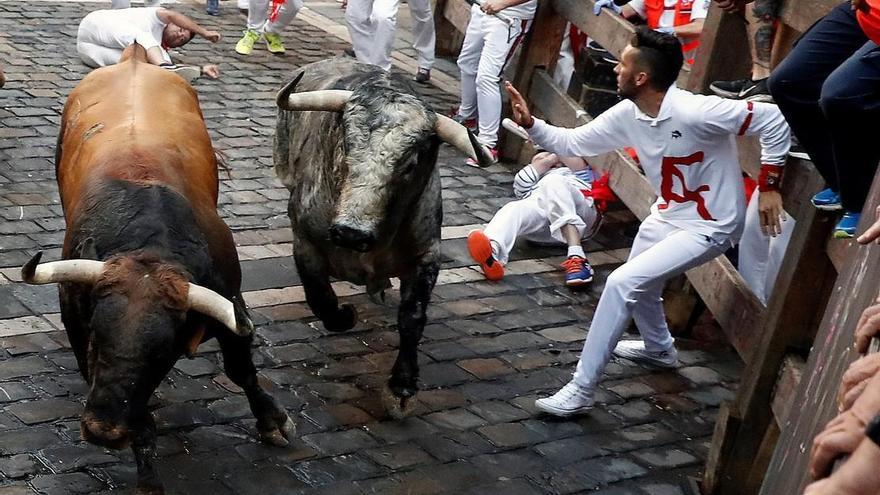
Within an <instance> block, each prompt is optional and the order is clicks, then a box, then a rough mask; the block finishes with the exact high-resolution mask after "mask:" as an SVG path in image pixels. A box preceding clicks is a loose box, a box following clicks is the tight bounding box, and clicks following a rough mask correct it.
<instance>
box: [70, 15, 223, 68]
mask: <svg viewBox="0 0 880 495" xmlns="http://www.w3.org/2000/svg"><path fill="white" fill-rule="evenodd" d="M197 34H198V35H199V36H201V37H203V38H205V39H207V40H209V41H211V42H212V43H216V42H217V41H219V40H220V33H218V32H217V31H209V30H207V29H205V28H203V27H201V26H199V25H198V24H197V23H196V22H195V21H193V20H192V19H190V18H189V17H187V16H185V15H183V14H181V13H178V12H174V11H173V10H168V9H164V8H161V7H137V8H129V9H112V10H96V11H94V12H91V13H89V14H88V15H87V16H85V17H84V18H83V20H82V21H81V22H80V23H79V29H78V30H77V33H76V51H77V53H78V54H79V56H80V58H81V59H82V61H83V63H85V64H86V65H88V66H89V67H104V66H106V65H112V64H115V63H117V62H119V58H120V57H121V56H122V51H123V50H124V49H125V48H126V47H128V45H130V44H132V43H138V44H139V45H141V46H143V47H144V48H145V49H146V50H147V60H148V61H149V62H150V63H151V64H154V65H161V66H167V67H169V68H170V69H171V70H174V71H175V72H177V73H178V74H180V75H181V76H183V77H184V78H185V79H187V80H192V79H195V78H196V77H198V76H199V74H200V73H201V74H204V75H206V76H208V77H211V78H213V79H216V78H217V77H219V76H220V69H219V68H218V67H217V66H216V65H213V64H209V65H205V66H202V67H201V68H199V67H185V66H180V67H179V66H174V65H172V63H171V56H170V55H169V54H168V52H167V49H168V48H177V47H179V46H183V45H185V44H187V43H189V41H190V40H192V39H193V38H194V37H195V36H196V35H197Z"/></svg>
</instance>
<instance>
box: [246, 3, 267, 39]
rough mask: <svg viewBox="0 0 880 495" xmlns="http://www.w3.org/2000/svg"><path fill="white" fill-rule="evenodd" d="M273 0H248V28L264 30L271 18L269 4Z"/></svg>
mask: <svg viewBox="0 0 880 495" xmlns="http://www.w3.org/2000/svg"><path fill="white" fill-rule="evenodd" d="M270 3H271V0H248V19H247V28H248V29H253V30H254V31H258V32H262V31H263V28H265V27H266V20H267V19H269V4H270Z"/></svg>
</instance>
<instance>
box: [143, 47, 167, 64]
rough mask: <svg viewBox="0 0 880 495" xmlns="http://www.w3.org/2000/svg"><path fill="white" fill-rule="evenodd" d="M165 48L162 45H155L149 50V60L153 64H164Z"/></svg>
mask: <svg viewBox="0 0 880 495" xmlns="http://www.w3.org/2000/svg"><path fill="white" fill-rule="evenodd" d="M163 52H164V50H162V47H160V46H154V47H152V48H150V49H148V50H147V62H149V63H151V64H153V65H162V64H164V63H165V62H166V60H165V56H164V53H163Z"/></svg>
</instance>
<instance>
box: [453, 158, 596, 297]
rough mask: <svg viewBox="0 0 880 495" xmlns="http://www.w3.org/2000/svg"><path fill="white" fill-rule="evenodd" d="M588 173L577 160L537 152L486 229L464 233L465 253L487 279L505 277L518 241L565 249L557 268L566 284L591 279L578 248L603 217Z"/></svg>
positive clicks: (588, 170)
mask: <svg viewBox="0 0 880 495" xmlns="http://www.w3.org/2000/svg"><path fill="white" fill-rule="evenodd" d="M593 179H594V177H593V169H592V168H591V167H590V165H589V164H587V162H586V160H584V159H583V158H578V157H558V156H556V154H555V153H548V152H546V151H542V152H540V153H536V154H535V156H534V157H532V163H530V164H528V165H526V166H525V167H523V168H522V169H521V170H520V171H519V172H518V173H517V174H516V177H514V180H513V193H514V195H515V196H516V198H517V199H516V200H515V201H511V202H509V203H507V204H506V205H504V206H502V207H501V209H500V210H498V212H497V213H495V215H494V216H493V217H492V220H491V221H490V222H489V224H488V225H487V226H486V229H485V230H474V231H472V232H470V234H468V251H469V252H470V255H471V257H472V258H473V259H474V261H476V262H477V263H478V264H479V265H480V268H481V269H482V270H483V274H485V275H486V278H487V279H489V280H500V279H501V277H503V276H504V265H506V264H507V257H508V255H509V254H510V250H511V249H513V245H514V243H515V242H516V239H517V238H518V237H520V236H522V237H525V238H526V239H528V240H530V241H533V242H537V243H540V244H553V245H567V246H568V253H567V258H566V260H565V261H564V262H563V263H562V268H563V269H565V285H567V286H569V287H578V286H581V285H584V284H586V283H589V282H590V281H592V280H593V269H592V267H590V264H589V263H588V262H587V255H586V253H584V248H583V246H582V245H581V243H582V241H583V240H586V239H589V238H590V237H592V236H593V234H595V233H596V231H598V230H599V225H600V223H601V221H602V215H601V214H600V213H599V209H598V208H597V206H596V204H595V201H594V199H593Z"/></svg>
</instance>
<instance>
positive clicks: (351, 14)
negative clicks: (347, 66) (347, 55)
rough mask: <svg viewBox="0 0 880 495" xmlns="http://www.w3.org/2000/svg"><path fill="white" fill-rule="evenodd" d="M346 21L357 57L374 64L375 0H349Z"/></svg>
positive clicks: (361, 60)
mask: <svg viewBox="0 0 880 495" xmlns="http://www.w3.org/2000/svg"><path fill="white" fill-rule="evenodd" d="M345 21H346V22H347V23H348V34H349V36H350V37H351V44H352V46H353V47H354V55H355V57H357V59H358V61H360V62H363V63H366V64H372V63H373V61H372V58H373V57H372V53H373V50H372V46H373V38H374V37H375V35H376V22H375V20H374V19H373V0H349V1H348V6H347V7H346V8H345Z"/></svg>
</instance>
